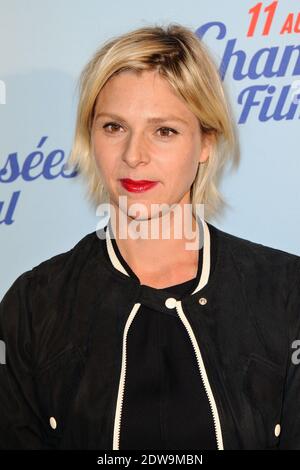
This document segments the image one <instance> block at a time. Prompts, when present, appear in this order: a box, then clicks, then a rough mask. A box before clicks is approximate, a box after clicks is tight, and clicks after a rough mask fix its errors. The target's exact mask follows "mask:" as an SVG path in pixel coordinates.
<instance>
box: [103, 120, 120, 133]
mask: <svg viewBox="0 0 300 470" xmlns="http://www.w3.org/2000/svg"><path fill="white" fill-rule="evenodd" d="M109 127H111V129H113V130H116V129H117V130H118V129H119V128H120V127H121V126H120V125H119V124H117V123H116V122H108V123H107V124H104V126H103V129H108V128H109ZM111 129H109V132H110V133H112V134H115V132H113V130H111Z"/></svg>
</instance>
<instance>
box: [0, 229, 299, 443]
mask: <svg viewBox="0 0 300 470" xmlns="http://www.w3.org/2000/svg"><path fill="white" fill-rule="evenodd" d="M202 225H203V227H202V228H203V239H204V245H203V268H202V273H201V279H200V282H199V284H198V286H197V287H196V289H195V290H194V292H193V293H189V294H187V295H184V296H183V297H182V298H181V300H178V299H176V298H175V299H174V298H173V296H170V295H169V294H170V293H168V291H167V290H164V289H163V290H161V291H160V290H158V293H157V295H159V296H161V303H162V308H165V309H166V311H168V310H169V311H170V310H171V309H172V311H174V312H176V314H177V315H178V316H179V318H180V320H181V321H182V325H183V327H184V328H185V329H186V332H187V334H188V337H189V339H190V341H191V344H192V346H193V350H194V353H195V360H196V361H197V364H198V368H199V374H200V377H201V380H202V383H203V386H204V389H205V391H206V396H207V400H208V402H209V408H210V411H211V416H212V420H213V423H214V432H215V439H216V447H217V448H218V449H220V450H222V449H225V450H226V449H228V450H229V449H300V364H298V362H300V360H299V357H298V356H300V355H299V354H297V340H298V342H299V341H300V257H299V256H297V255H295V254H291V253H287V252H285V251H282V250H278V249H274V248H271V247H268V246H264V245H262V244H259V243H255V242H252V241H249V240H246V239H243V238H240V237H237V236H234V235H232V234H229V233H226V232H224V231H222V230H220V229H219V228H217V227H216V226H214V225H212V224H210V223H208V222H204V221H202ZM108 233H109V231H108V230H104V229H101V230H99V231H95V232H92V233H89V234H88V235H86V236H85V237H84V238H82V239H81V240H80V241H79V242H78V243H77V244H76V245H75V246H74V247H73V248H72V249H70V250H69V251H67V252H65V253H61V254H59V255H57V256H54V257H52V258H50V259H48V260H46V261H44V262H42V263H41V264H39V265H38V266H36V267H34V268H33V269H32V270H30V271H26V272H25V273H23V274H22V275H20V276H19V277H18V278H17V279H16V280H15V281H14V283H13V284H12V285H11V287H10V288H9V290H8V291H7V292H6V294H5V296H4V298H3V299H2V301H1V303H0V340H1V344H2V345H3V344H5V362H4V361H3V360H2V362H4V363H2V364H0V448H1V449H99V450H102V449H105V450H110V449H119V445H120V435H122V431H124V428H123V430H122V403H123V397H124V393H125V392H126V365H127V338H128V332H129V331H130V326H131V323H132V322H134V321H135V317H136V316H138V313H139V309H140V306H141V303H142V300H143V295H145V289H144V288H143V287H145V286H142V285H141V284H140V282H139V280H138V279H136V278H135V277H132V276H130V275H128V273H126V272H124V269H123V267H122V266H121V265H120V263H119V262H118V259H117V258H116V257H115V256H114V252H113V250H112V245H111V240H110V239H109V237H108ZM212 235H213V236H212ZM210 243H214V250H213V252H214V253H215V260H214V261H215V262H214V263H213V269H211V266H212V263H211V262H210V261H211V260H210V253H211V246H210ZM106 249H107V250H108V253H109V258H108V257H107V256H106V252H105V250H106ZM137 318H138V317H137ZM2 349H3V348H2ZM298 349H300V348H299V346H298ZM142 418H143V417H141V419H142ZM187 431H188V430H187ZM197 449H200V450H201V442H199V447H197Z"/></svg>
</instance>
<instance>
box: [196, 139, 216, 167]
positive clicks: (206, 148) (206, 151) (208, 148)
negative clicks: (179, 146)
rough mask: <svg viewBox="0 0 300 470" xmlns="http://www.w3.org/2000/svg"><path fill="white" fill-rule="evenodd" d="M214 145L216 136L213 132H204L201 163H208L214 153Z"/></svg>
mask: <svg viewBox="0 0 300 470" xmlns="http://www.w3.org/2000/svg"><path fill="white" fill-rule="evenodd" d="M214 145H215V134H214V133H213V132H203V134H202V142H201V152H200V157H199V163H205V162H207V161H208V159H209V156H210V155H211V153H212V150H213V147H214Z"/></svg>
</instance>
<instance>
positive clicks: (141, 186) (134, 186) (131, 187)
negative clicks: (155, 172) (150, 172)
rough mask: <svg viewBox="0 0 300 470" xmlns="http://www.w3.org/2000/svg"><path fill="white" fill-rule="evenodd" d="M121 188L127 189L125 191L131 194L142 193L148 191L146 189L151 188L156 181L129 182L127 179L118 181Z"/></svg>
mask: <svg viewBox="0 0 300 470" xmlns="http://www.w3.org/2000/svg"><path fill="white" fill-rule="evenodd" d="M120 181H121V184H122V186H123V188H125V189H127V191H130V192H133V193H143V192H144V191H148V189H151V188H153V186H155V185H156V184H157V183H158V181H148V180H137V181H134V180H131V179H129V178H123V179H121V180H120Z"/></svg>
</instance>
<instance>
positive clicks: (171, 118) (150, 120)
mask: <svg viewBox="0 0 300 470" xmlns="http://www.w3.org/2000/svg"><path fill="white" fill-rule="evenodd" d="M99 117H109V118H111V119H116V120H118V121H121V122H126V121H125V119H124V118H122V117H121V116H118V115H117V114H113V113H103V112H102V113H98V114H96V118H95V120H96V119H98V118H99ZM146 121H147V122H148V123H151V124H157V123H160V122H166V121H178V122H181V123H183V124H185V125H189V123H188V122H187V121H185V120H184V119H182V118H180V117H179V116H176V115H172V114H170V115H168V116H157V117H150V118H148V119H146Z"/></svg>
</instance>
